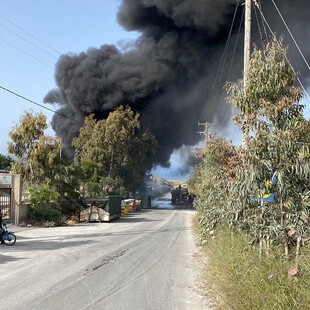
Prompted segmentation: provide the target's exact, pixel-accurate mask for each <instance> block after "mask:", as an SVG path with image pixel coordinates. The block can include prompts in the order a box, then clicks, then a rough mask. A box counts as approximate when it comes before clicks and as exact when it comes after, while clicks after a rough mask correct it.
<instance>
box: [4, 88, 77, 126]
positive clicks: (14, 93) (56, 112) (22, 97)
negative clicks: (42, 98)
mask: <svg viewBox="0 0 310 310" xmlns="http://www.w3.org/2000/svg"><path fill="white" fill-rule="evenodd" d="M0 88H1V89H3V90H5V91H6V92H8V93H11V94H13V95H14V96H16V97H19V98H21V99H23V100H25V101H28V102H30V103H32V104H34V105H37V106H39V107H41V108H43V109H45V110H48V111H50V112H53V113H55V114H58V115H60V116H62V117H65V118H68V119H70V120H71V121H74V122H76V123H78V124H80V125H82V123H81V122H79V121H77V120H75V119H73V118H71V117H69V116H67V115H65V114H62V113H59V112H58V111H55V110H53V109H50V108H48V107H45V106H44V105H42V104H40V103H37V102H35V101H33V100H31V99H28V98H26V97H25V96H22V95H20V94H18V93H16V92H14V91H12V90H10V89H8V88H6V87H4V86H1V85H0Z"/></svg>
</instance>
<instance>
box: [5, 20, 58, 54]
mask: <svg viewBox="0 0 310 310" xmlns="http://www.w3.org/2000/svg"><path fill="white" fill-rule="evenodd" d="M0 17H1V18H2V19H4V20H6V21H7V22H9V23H10V24H12V25H13V26H15V27H16V28H18V29H20V30H21V31H23V32H24V33H26V34H27V35H28V36H30V37H32V38H33V39H35V40H37V41H38V42H40V43H41V44H43V45H45V46H47V47H48V48H50V49H51V50H53V51H54V52H56V53H57V54H59V55H61V54H62V53H60V52H59V51H57V50H56V49H55V48H53V47H52V46H50V45H48V44H46V43H45V42H43V41H42V40H40V39H38V38H37V37H35V36H34V35H32V34H31V33H30V32H28V31H26V30H25V29H23V28H22V27H20V26H18V25H16V24H15V23H13V22H12V21H10V20H9V19H8V18H6V17H4V16H3V15H1V14H0Z"/></svg>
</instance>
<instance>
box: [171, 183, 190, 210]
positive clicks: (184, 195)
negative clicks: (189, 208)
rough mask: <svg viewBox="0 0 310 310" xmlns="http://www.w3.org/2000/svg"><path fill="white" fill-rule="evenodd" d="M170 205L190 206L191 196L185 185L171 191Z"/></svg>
mask: <svg viewBox="0 0 310 310" xmlns="http://www.w3.org/2000/svg"><path fill="white" fill-rule="evenodd" d="M171 203H172V204H174V205H178V204H182V205H192V203H193V195H192V194H191V193H190V192H189V189H188V187H187V186H186V185H182V186H181V185H179V186H178V187H175V188H173V189H172V190H171Z"/></svg>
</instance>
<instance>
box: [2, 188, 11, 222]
mask: <svg viewBox="0 0 310 310" xmlns="http://www.w3.org/2000/svg"><path fill="white" fill-rule="evenodd" d="M0 209H1V212H2V218H3V219H4V220H10V218H11V189H10V188H0Z"/></svg>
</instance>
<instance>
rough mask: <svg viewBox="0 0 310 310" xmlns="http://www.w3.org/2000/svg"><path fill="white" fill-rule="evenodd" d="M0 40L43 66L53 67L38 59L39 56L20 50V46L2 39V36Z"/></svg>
mask: <svg viewBox="0 0 310 310" xmlns="http://www.w3.org/2000/svg"><path fill="white" fill-rule="evenodd" d="M0 40H1V41H3V42H5V43H6V44H8V45H10V46H11V47H14V48H15V49H17V50H18V51H20V52H22V53H23V54H25V55H27V56H29V57H31V58H33V59H35V60H36V61H38V62H40V63H42V64H44V65H45V66H47V67H49V68H52V69H54V68H53V67H52V66H51V65H49V64H48V63H46V62H45V61H43V60H41V59H39V58H37V57H35V56H33V55H31V54H29V53H27V52H25V51H24V50H22V49H21V48H19V47H17V46H15V45H14V44H12V43H10V42H8V41H7V40H5V39H3V38H0Z"/></svg>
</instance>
